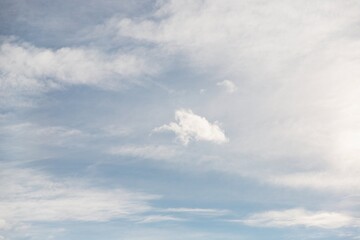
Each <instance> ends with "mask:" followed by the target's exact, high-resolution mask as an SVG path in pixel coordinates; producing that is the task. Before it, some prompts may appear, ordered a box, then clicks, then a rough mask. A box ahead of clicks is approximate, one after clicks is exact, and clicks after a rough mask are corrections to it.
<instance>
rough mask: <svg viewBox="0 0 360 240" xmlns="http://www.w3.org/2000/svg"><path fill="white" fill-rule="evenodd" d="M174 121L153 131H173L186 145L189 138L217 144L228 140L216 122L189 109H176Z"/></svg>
mask: <svg viewBox="0 0 360 240" xmlns="http://www.w3.org/2000/svg"><path fill="white" fill-rule="evenodd" d="M175 121H176V122H171V123H170V124H166V125H163V126H161V127H158V128H155V129H154V131H155V132H163V131H171V132H174V133H175V134H176V136H177V138H178V139H179V140H180V141H181V142H182V143H183V144H184V145H187V144H188V143H189V142H190V141H191V140H194V141H209V142H214V143H217V144H221V143H225V142H227V141H228V139H227V137H226V136H225V133H224V131H223V130H222V129H221V128H220V126H219V125H218V123H217V122H215V123H210V122H209V121H208V120H207V119H206V118H204V117H201V116H198V115H196V114H194V113H193V112H192V111H191V110H190V109H180V110H177V111H176V112H175Z"/></svg>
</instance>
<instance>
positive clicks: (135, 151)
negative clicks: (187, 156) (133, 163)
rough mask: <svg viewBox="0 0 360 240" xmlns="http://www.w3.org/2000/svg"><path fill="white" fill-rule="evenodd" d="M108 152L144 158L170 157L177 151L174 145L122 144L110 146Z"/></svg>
mask: <svg viewBox="0 0 360 240" xmlns="http://www.w3.org/2000/svg"><path fill="white" fill-rule="evenodd" d="M108 153H110V154H112V155H119V156H129V157H138V158H145V159H170V158H172V157H175V156H176V155H177V153H178V151H177V149H176V148H174V147H169V146H162V145H140V146H139V145H122V146H116V147H111V148H110V149H109V151H108Z"/></svg>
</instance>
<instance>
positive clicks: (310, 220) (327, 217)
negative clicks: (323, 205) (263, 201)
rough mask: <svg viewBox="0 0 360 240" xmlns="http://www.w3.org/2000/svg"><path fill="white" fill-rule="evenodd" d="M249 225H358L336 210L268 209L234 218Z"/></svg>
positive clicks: (332, 226) (328, 227)
mask: <svg viewBox="0 0 360 240" xmlns="http://www.w3.org/2000/svg"><path fill="white" fill-rule="evenodd" d="M235 222H242V223H244V224H246V225H250V226H259V227H293V226H305V227H317V228H325V229H334V228H342V227H354V226H358V225H357V224H358V222H357V220H356V218H353V217H352V216H349V215H347V214H343V213H336V212H322V211H321V212H310V211H306V210H304V209H297V208H296V209H289V210H284V211H269V212H263V213H255V214H252V215H250V216H249V217H247V218H246V219H244V220H235Z"/></svg>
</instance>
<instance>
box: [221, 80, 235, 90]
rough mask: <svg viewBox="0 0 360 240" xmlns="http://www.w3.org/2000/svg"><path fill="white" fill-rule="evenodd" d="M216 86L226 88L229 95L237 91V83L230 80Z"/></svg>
mask: <svg viewBox="0 0 360 240" xmlns="http://www.w3.org/2000/svg"><path fill="white" fill-rule="evenodd" d="M216 85H218V86H219V87H222V88H224V89H225V90H226V91H227V92H228V93H234V92H235V91H236V90H237V87H236V85H235V83H234V82H232V81H230V80H224V81H222V82H218V83H217V84H216Z"/></svg>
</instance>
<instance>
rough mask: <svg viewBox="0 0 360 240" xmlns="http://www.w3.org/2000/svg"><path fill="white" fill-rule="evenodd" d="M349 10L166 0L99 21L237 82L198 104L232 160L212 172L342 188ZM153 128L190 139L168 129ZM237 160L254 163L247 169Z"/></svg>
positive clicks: (355, 179) (351, 87)
mask: <svg viewBox="0 0 360 240" xmlns="http://www.w3.org/2000/svg"><path fill="white" fill-rule="evenodd" d="M359 10H360V4H359V2H357V1H349V2H347V3H344V2H343V1H332V2H331V3H328V2H326V1H317V2H316V3H315V4H314V3H313V1H305V2H304V1H301V0H294V1H289V2H284V1H268V2H261V1H251V0H244V1H236V0H225V1H216V0H204V1H175V0H174V1H171V0H169V1H163V2H161V4H160V5H159V8H158V10H157V11H156V13H155V14H154V15H153V16H151V18H148V19H116V18H115V19H112V20H111V24H110V22H109V24H110V25H111V26H112V28H111V29H112V30H113V31H117V32H118V34H119V35H121V36H127V37H132V38H134V39H136V40H141V41H146V42H151V43H154V44H155V45H156V46H157V48H158V49H163V50H164V52H166V53H168V52H172V53H174V52H175V53H180V54H182V55H185V56H187V57H188V59H189V61H191V63H192V64H194V65H196V67H200V68H204V69H206V71H207V72H211V73H214V76H216V78H218V76H222V77H224V79H242V84H241V89H242V94H241V96H240V95H239V96H234V98H232V99H231V100H229V99H223V98H221V97H217V98H214V99H213V100H210V102H209V103H208V104H207V105H205V106H202V107H203V108H206V109H205V110H209V111H212V110H213V109H216V111H217V112H218V114H221V115H222V116H224V119H226V120H227V122H226V126H227V129H228V131H231V133H232V136H233V137H232V143H233V145H231V144H229V145H230V146H228V147H229V149H230V148H231V151H232V152H231V155H232V156H238V157H237V158H236V157H235V159H234V158H233V157H231V159H230V160H229V159H228V158H230V157H228V158H227V157H226V156H221V157H220V159H221V160H222V161H218V162H216V163H214V165H216V169H218V170H224V171H233V172H237V173H240V174H243V175H247V176H249V175H251V177H255V178H257V179H259V180H260V181H267V182H271V183H275V184H279V183H280V184H283V183H282V181H281V180H274V179H276V178H279V179H281V177H283V178H284V179H288V181H285V184H286V185H287V186H289V187H299V186H303V187H308V188H316V189H320V188H321V189H327V190H338V189H341V186H343V189H346V191H351V188H350V187H347V185H346V184H347V183H351V184H350V185H351V186H354V185H356V186H357V187H356V189H359V183H360V177H359V176H360V174H359V172H360V164H359V163H360V161H359V160H360V158H359V155H358V152H359V150H360V149H359V146H360V144H359V140H360V124H359V123H360V108H359V106H358V104H357V103H358V102H360V94H359V93H360V84H359V81H358V79H359V78H360V68H359V67H358V66H359V64H360V61H359V58H358V56H359V54H360V42H359V41H358V29H356V30H355V28H354V26H356V23H357V22H359V20H360V18H359V15H358V12H359ZM334 16H336V17H334ZM210 109H211V110H210ZM162 130H169V131H174V132H175V133H176V134H177V135H178V138H179V139H180V140H181V141H182V142H183V143H188V142H189V141H190V140H189V139H190V137H189V135H188V134H185V133H184V131H183V129H182V128H181V126H180V125H179V124H177V123H172V124H170V125H165V126H163V129H162ZM235 143H236V144H235ZM224 155H226V154H224ZM228 155H230V154H228ZM243 156H249V158H251V159H252V160H251V161H252V162H253V163H254V165H253V166H262V167H260V168H256V167H253V166H250V167H249V166H248V165H251V164H247V163H244V160H243V159H244V158H243ZM264 166H265V167H264ZM284 166H287V167H284ZM261 169H266V171H264V172H263V171H262V170H261ZM289 169H291V170H289ZM294 173H296V174H295V175H294V176H293V177H290V176H289V175H290V174H294ZM349 173H350V174H349ZM301 174H304V176H311V179H313V181H314V183H316V184H311V183H310V181H309V180H308V179H307V178H306V177H297V176H300V175H301ZM330 176H332V179H333V180H330V181H328V182H327V180H328V179H331V178H330ZM344 178H345V179H346V180H344ZM264 179H265V180H264Z"/></svg>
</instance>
